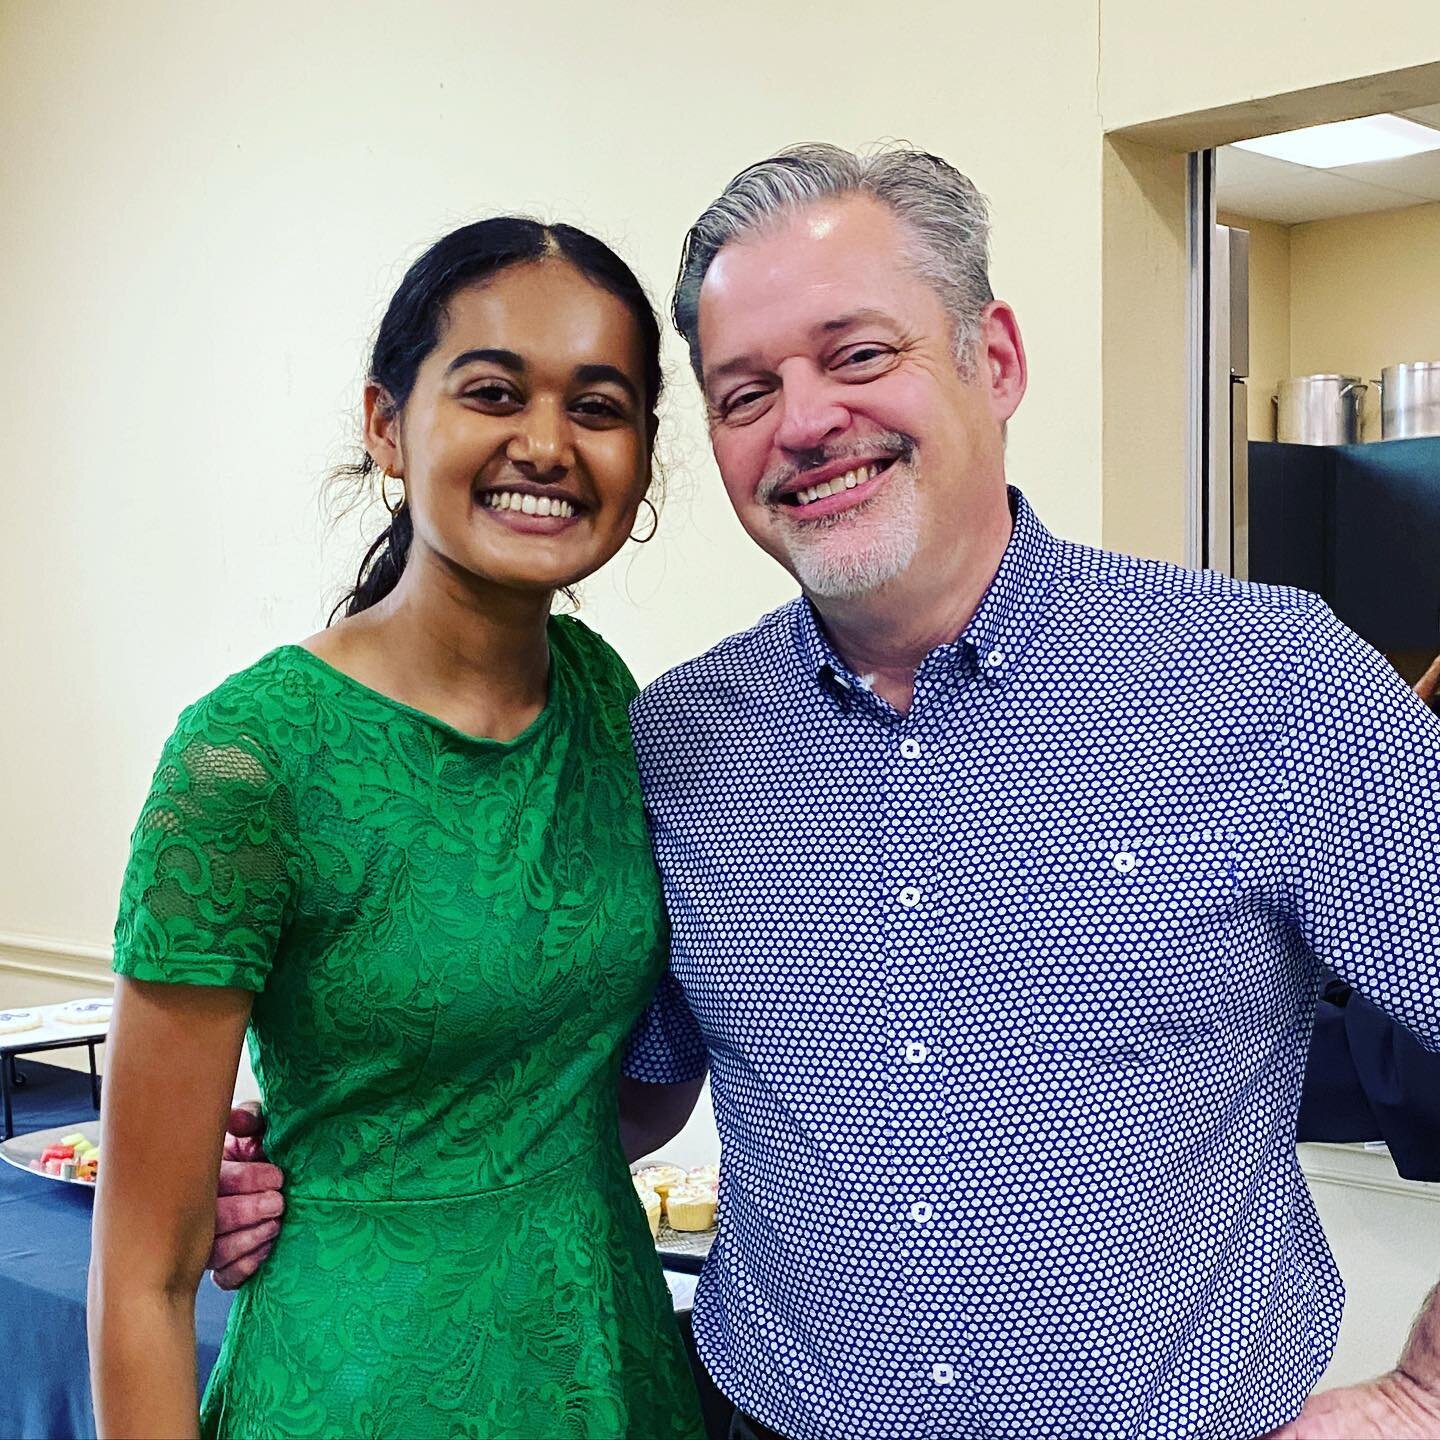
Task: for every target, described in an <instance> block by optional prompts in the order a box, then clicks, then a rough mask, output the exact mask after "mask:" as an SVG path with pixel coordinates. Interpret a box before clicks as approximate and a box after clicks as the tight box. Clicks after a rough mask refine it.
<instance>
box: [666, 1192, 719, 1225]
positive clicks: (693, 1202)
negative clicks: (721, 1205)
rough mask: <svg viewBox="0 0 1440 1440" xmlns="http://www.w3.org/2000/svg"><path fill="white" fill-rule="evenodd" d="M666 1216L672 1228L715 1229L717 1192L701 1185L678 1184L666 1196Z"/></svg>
mask: <svg viewBox="0 0 1440 1440" xmlns="http://www.w3.org/2000/svg"><path fill="white" fill-rule="evenodd" d="M665 1216H666V1218H667V1219H668V1220H669V1221H670V1228H671V1229H672V1230H713V1229H714V1228H715V1194H714V1192H713V1191H712V1190H710V1189H708V1188H706V1187H704V1186H700V1185H677V1186H675V1187H674V1189H672V1190H671V1191H670V1193H669V1195H667V1196H666V1197H665Z"/></svg>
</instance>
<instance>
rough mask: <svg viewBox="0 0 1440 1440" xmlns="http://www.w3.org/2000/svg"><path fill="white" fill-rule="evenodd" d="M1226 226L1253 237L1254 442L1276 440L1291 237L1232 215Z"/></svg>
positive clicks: (1250, 389)
mask: <svg viewBox="0 0 1440 1440" xmlns="http://www.w3.org/2000/svg"><path fill="white" fill-rule="evenodd" d="M1217 218H1218V219H1219V221H1220V223H1221V224H1222V225H1233V226H1235V227H1237V228H1238V229H1241V230H1248V231H1249V232H1250V379H1249V383H1248V384H1247V385H1246V403H1247V405H1248V408H1249V419H1250V425H1249V433H1250V438H1251V439H1252V440H1273V439H1274V438H1275V406H1274V405H1273V403H1272V397H1273V396H1274V394H1275V391H1276V388H1277V387H1278V386H1279V384H1280V382H1281V381H1282V380H1284V379H1285V378H1286V377H1287V376H1289V375H1293V374H1299V373H1301V372H1299V371H1294V370H1292V369H1291V368H1290V303H1291V292H1290V236H1291V234H1292V233H1293V232H1292V230H1291V228H1290V227H1289V226H1286V225H1276V224H1273V223H1272V222H1270V221H1268V220H1255V219H1252V218H1250V217H1249V216H1246V215H1232V214H1228V213H1224V214H1221V215H1219V216H1218V217H1217Z"/></svg>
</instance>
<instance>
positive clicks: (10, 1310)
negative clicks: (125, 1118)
mask: <svg viewBox="0 0 1440 1440" xmlns="http://www.w3.org/2000/svg"><path fill="white" fill-rule="evenodd" d="M19 1066H20V1073H21V1074H22V1075H23V1076H24V1077H25V1081H26V1083H25V1085H24V1086H22V1087H21V1088H20V1089H19V1090H17V1091H16V1096H15V1128H16V1131H17V1132H19V1133H23V1132H25V1131H27V1130H44V1129H48V1128H49V1127H50V1126H52V1125H71V1124H73V1125H75V1126H76V1127H77V1128H79V1127H82V1126H89V1127H90V1128H91V1130H92V1131H93V1130H94V1127H95V1124H96V1121H95V1112H94V1110H93V1109H92V1108H91V1106H90V1081H89V1077H88V1076H87V1075H84V1074H80V1073H77V1072H75V1071H72V1070H62V1069H60V1068H59V1067H58V1066H54V1065H44V1064H41V1063H40V1062H38V1061H31V1060H25V1059H23V1058H22V1059H21V1060H20V1061H19ZM93 1203H94V1197H93V1196H92V1194H91V1193H90V1192H89V1191H88V1190H82V1189H81V1188H80V1187H79V1186H77V1185H60V1184H56V1183H55V1182H54V1181H53V1180H45V1179H42V1178H41V1177H40V1176H38V1175H31V1174H27V1173H26V1172H25V1171H23V1170H16V1169H14V1168H13V1167H12V1166H9V1165H4V1164H0V1436H4V1437H5V1440H12V1437H13V1440H71V1437H76V1440H93V1436H94V1434H95V1418H94V1414H93V1412H92V1410H91V1408H90V1367H89V1361H88V1358H87V1355H86V1349H85V1272H86V1268H87V1267H88V1266H89V1264H90V1212H91V1208H92V1205H93ZM231 1298H232V1297H231V1296H229V1295H227V1294H224V1293H223V1292H222V1291H220V1290H217V1289H216V1288H215V1286H214V1285H213V1284H211V1282H210V1281H209V1279H208V1278H207V1279H206V1280H205V1281H203V1282H202V1284H201V1286H200V1292H199V1295H198V1296H197V1298H196V1304H195V1325H196V1331H197V1335H198V1352H197V1353H198V1361H199V1374H200V1383H201V1385H202V1386H203V1385H204V1383H205V1379H206V1377H207V1376H208V1375H209V1374H210V1369H211V1367H212V1366H213V1365H214V1364H215V1356H216V1354H217V1352H218V1351H219V1348H220V1337H221V1336H222V1334H223V1333H224V1330H225V1317H226V1315H228V1314H229V1312H230V1303H231Z"/></svg>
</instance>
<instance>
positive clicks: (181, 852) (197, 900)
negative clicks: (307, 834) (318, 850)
mask: <svg viewBox="0 0 1440 1440" xmlns="http://www.w3.org/2000/svg"><path fill="white" fill-rule="evenodd" d="M213 713H214V712H213V710H210V709H208V708H207V706H206V704H205V702H202V703H201V704H200V706H198V707H196V709H195V710H193V711H191V712H188V713H187V715H186V717H185V718H184V719H183V720H182V722H181V725H180V727H179V728H178V729H177V730H176V732H175V734H174V735H172V736H171V738H170V740H169V742H168V743H167V744H166V746H165V749H164V752H163V753H162V755H161V757H160V764H159V766H158V767H157V769H156V771H155V779H154V781H153V782H152V784H151V787H150V794H149V797H148V798H147V799H146V801H145V806H144V809H142V810H141V812H140V819H139V822H138V823H137V825H136V826H135V833H134V835H133V836H132V837H131V842H130V863H129V865H128V867H127V869H126V872H125V880H124V884H123V885H122V887H121V892H120V916H119V920H118V921H117V923H116V927H115V969H116V970H117V971H118V972H119V973H120V974H122V975H131V976H134V977H135V978H136V979H139V980H159V981H166V982H170V983H173V984H181V985H233V986H237V987H239V988H241V989H245V990H257V991H258V990H262V989H263V988H264V986H265V978H266V976H267V975H268V974H269V971H270V967H271V964H272V963H273V961H274V958H275V952H276V949H277V947H278V945H279V943H280V937H281V934H282V931H283V929H284V925H285V920H286V916H287V912H288V911H289V908H290V902H291V899H292V896H293V893H294V886H295V878H296V874H297V867H296V864H295V854H296V848H297V847H296V837H295V813H294V805H293V803H292V798H291V792H290V790H289V788H288V787H287V786H286V785H285V784H284V783H283V781H282V778H281V775H280V773H279V765H278V763H277V762H276V760H275V759H274V757H273V756H272V755H271V754H270V752H269V749H268V747H266V746H265V745H264V743H263V742H262V740H261V739H260V738H259V737H258V735H257V734H250V733H246V727H243V726H238V727H237V726H235V725H234V724H233V723H225V724H218V723H209V724H207V716H209V715H213ZM231 720H232V721H233V715H232V717H231ZM250 728H253V729H256V730H258V727H250Z"/></svg>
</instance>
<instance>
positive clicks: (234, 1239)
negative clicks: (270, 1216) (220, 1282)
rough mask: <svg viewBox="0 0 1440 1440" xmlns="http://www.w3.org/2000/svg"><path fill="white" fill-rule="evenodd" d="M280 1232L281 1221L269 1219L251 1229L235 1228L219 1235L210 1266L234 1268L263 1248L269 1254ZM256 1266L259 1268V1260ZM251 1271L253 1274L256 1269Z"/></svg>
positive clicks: (216, 1238)
mask: <svg viewBox="0 0 1440 1440" xmlns="http://www.w3.org/2000/svg"><path fill="white" fill-rule="evenodd" d="M279 1233H280V1222H279V1221H278V1220H268V1221H266V1222H265V1224H263V1225H257V1226H255V1227H254V1228H252V1229H249V1230H235V1231H232V1232H231V1233H230V1234H228V1235H217V1236H216V1237H215V1243H214V1245H212V1246H211V1247H210V1268H211V1269H212V1270H228V1269H232V1268H233V1267H234V1266H236V1265H237V1264H240V1263H242V1262H243V1261H244V1260H245V1259H246V1258H247V1257H249V1256H251V1255H254V1254H255V1252H256V1251H258V1250H261V1249H263V1250H264V1251H265V1253H266V1254H267V1255H268V1254H269V1253H270V1247H271V1246H272V1245H273V1244H274V1243H275V1237H276V1236H277V1235H278V1234H279ZM256 1268H257V1269H258V1268H259V1262H258V1261H257V1262H256ZM251 1273H252V1274H253V1273H254V1271H251Z"/></svg>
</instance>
